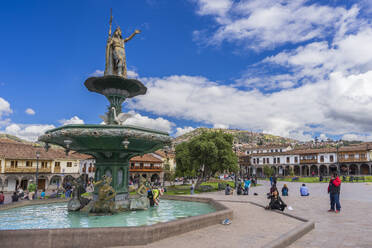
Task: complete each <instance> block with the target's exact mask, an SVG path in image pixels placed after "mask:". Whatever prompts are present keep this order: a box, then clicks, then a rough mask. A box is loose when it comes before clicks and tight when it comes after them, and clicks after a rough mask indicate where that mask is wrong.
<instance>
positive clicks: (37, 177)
mask: <svg viewBox="0 0 372 248" xmlns="http://www.w3.org/2000/svg"><path fill="white" fill-rule="evenodd" d="M39 158H40V151H36V180H35V181H36V190H35V199H37V188H38V185H39Z"/></svg>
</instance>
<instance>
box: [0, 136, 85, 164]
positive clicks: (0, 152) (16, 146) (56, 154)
mask: <svg viewBox="0 0 372 248" xmlns="http://www.w3.org/2000/svg"><path fill="white" fill-rule="evenodd" d="M37 151H39V152H40V159H42V160H54V159H88V158H91V156H89V155H85V154H80V153H74V152H73V151H71V152H70V153H69V155H68V156H66V154H65V151H64V150H63V149H49V151H48V152H46V151H45V149H44V148H43V147H41V146H33V145H28V144H23V143H20V142H8V141H4V140H3V139H2V140H0V157H3V158H6V159H32V160H35V159H36V152H37Z"/></svg>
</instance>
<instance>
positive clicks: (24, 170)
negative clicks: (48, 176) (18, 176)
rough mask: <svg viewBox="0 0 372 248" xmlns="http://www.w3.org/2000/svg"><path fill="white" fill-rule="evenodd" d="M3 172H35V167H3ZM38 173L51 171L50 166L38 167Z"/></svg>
mask: <svg viewBox="0 0 372 248" xmlns="http://www.w3.org/2000/svg"><path fill="white" fill-rule="evenodd" d="M4 172H5V173H36V168H35V167H17V168H10V167H5V171H4ZM39 173H51V169H50V168H39Z"/></svg>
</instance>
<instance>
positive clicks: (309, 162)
mask: <svg viewBox="0 0 372 248" xmlns="http://www.w3.org/2000/svg"><path fill="white" fill-rule="evenodd" d="M316 163H318V160H317V159H300V164H316Z"/></svg>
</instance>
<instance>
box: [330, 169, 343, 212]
mask: <svg viewBox="0 0 372 248" xmlns="http://www.w3.org/2000/svg"><path fill="white" fill-rule="evenodd" d="M340 190H341V180H340V178H339V177H338V175H337V173H334V174H333V175H332V177H331V180H329V185H328V193H329V198H330V202H331V208H330V209H329V210H328V212H335V213H339V212H340V211H341V204H340Z"/></svg>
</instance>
